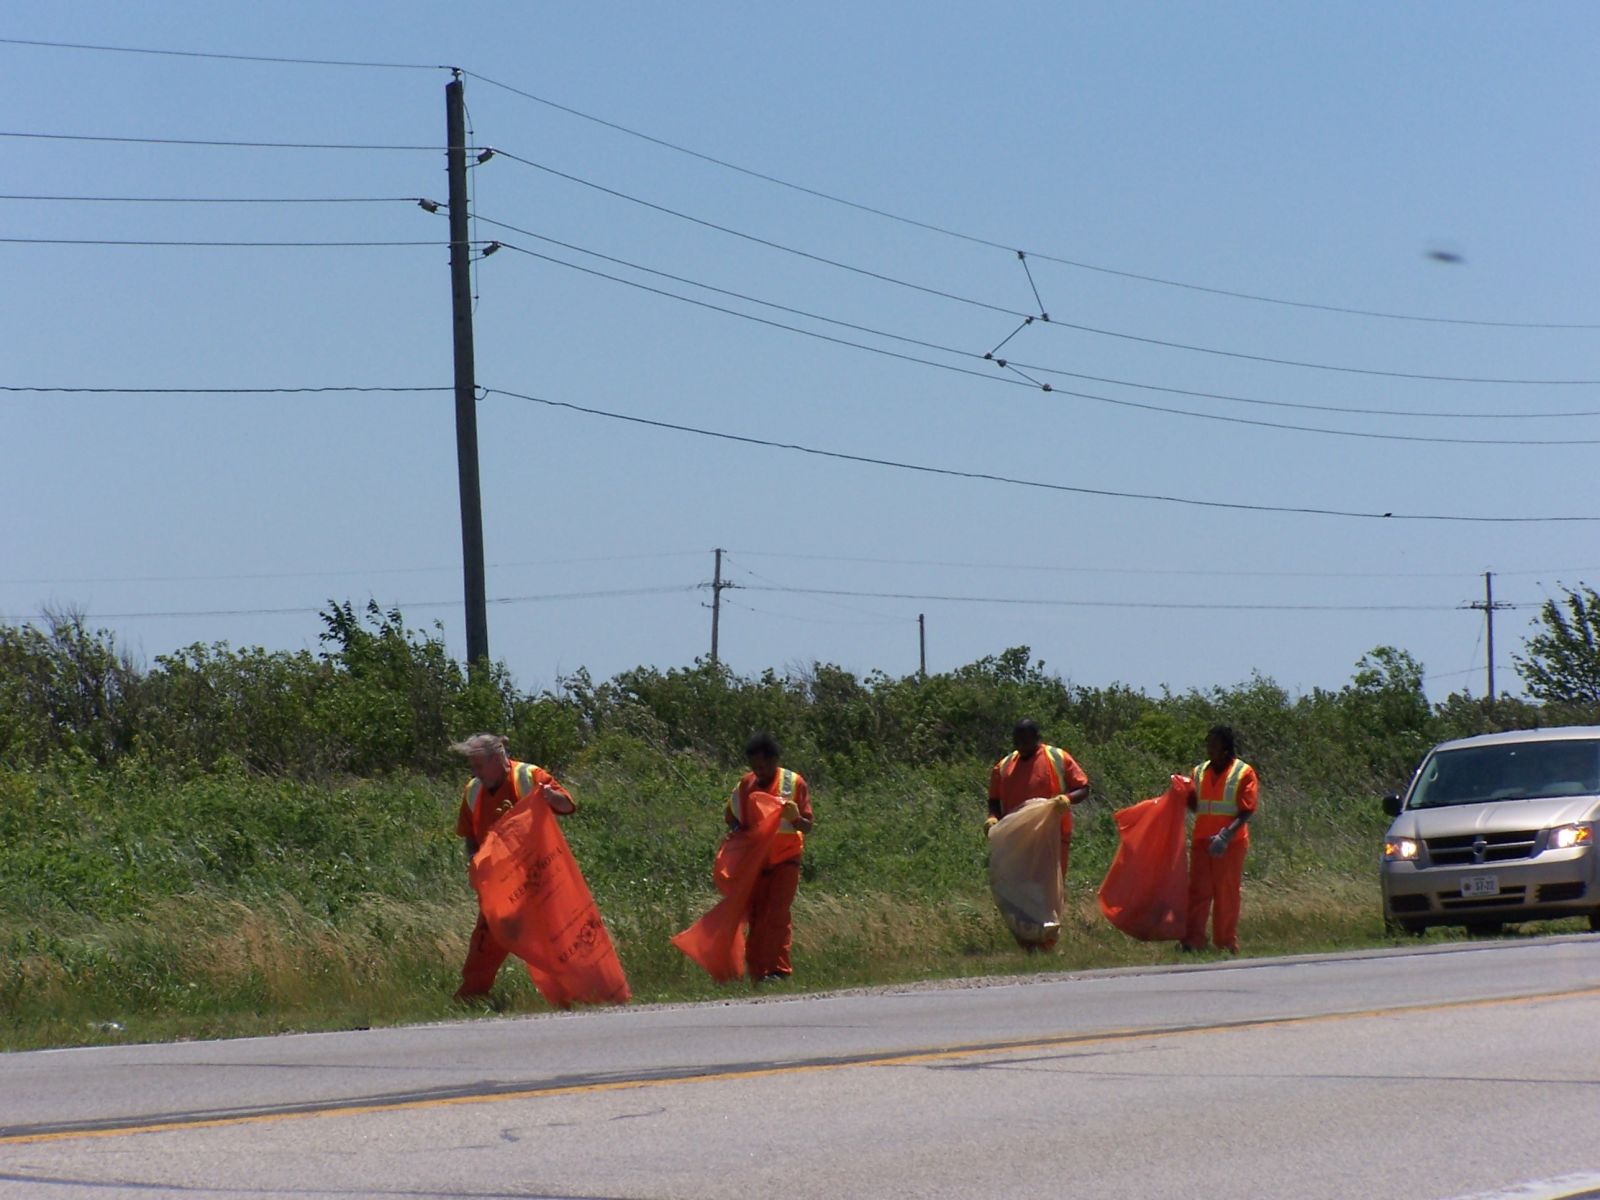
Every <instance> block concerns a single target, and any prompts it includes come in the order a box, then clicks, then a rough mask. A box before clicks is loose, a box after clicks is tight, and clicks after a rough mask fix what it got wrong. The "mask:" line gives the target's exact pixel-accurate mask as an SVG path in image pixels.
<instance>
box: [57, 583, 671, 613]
mask: <svg viewBox="0 0 1600 1200" xmlns="http://www.w3.org/2000/svg"><path fill="white" fill-rule="evenodd" d="M699 588H700V585H699V584H697V583H688V584H671V585H667V586H664V587H640V588H613V589H609V590H605V591H593V592H550V593H547V594H545V595H540V596H496V597H491V598H490V599H489V600H488V603H490V604H542V603H547V602H553V601H559V600H605V599H612V598H615V597H621V596H660V595H666V594H667V593H670V592H694V591H698V590H699ZM460 606H461V601H460V599H459V598H458V599H455V600H410V601H404V602H396V603H393V604H387V605H384V607H386V608H394V609H400V610H404V609H408V608H409V609H417V608H459V607H460ZM326 608H327V606H326V605H312V606H302V607H295V608H208V609H191V610H188V611H184V612H176V611H173V612H121V613H85V614H84V616H85V617H86V618H92V619H94V620H96V621H128V620H134V619H136V618H146V617H160V618H167V617H287V616H304V615H306V614H308V613H320V612H323V611H325V610H326Z"/></svg>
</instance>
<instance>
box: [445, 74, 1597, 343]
mask: <svg viewBox="0 0 1600 1200" xmlns="http://www.w3.org/2000/svg"><path fill="white" fill-rule="evenodd" d="M462 73H463V74H464V75H467V76H469V77H471V78H473V79H476V80H478V81H480V82H482V83H486V84H488V85H489V86H491V87H496V88H500V89H502V90H504V91H507V92H511V93H513V94H514V95H518V96H522V97H524V98H525V99H528V100H532V101H534V102H536V103H538V104H543V105H545V106H547V107H549V108H553V109H555V110H557V111H558V112H564V113H567V114H568V115H570V116H574V117H578V118H580V119H581V120H585V121H590V122H593V123H594V124H596V125H601V126H604V127H605V128H607V129H613V130H616V131H617V132H619V133H624V134H627V135H628V136H630V137H635V138H638V139H640V140H641V141H646V142H650V143H651V144H653V145H656V146H660V147H662V148H664V149H667V150H672V151H674V152H676V153H679V154H685V155H688V156H689V157H691V158H697V159H699V160H700V161H702V162H707V163H710V164H712V165H713V166H718V167H723V168H725V169H727V170H730V171H735V172H737V173H739V174H741V175H746V176H749V177H750V178H752V179H759V180H761V181H762V182H764V183H771V184H776V185H777V186H779V187H784V188H788V189H790V190H791V191H796V192H800V193H802V194H804V195H807V196H813V197H815V198H817V199H819V200H826V201H828V202H830V203H833V204H839V205H843V206H844V207H846V208H852V209H855V210H856V211H857V212H864V213H869V214H871V215H872V216H876V217H883V218H885V219H887V220H890V221H896V222H899V223H900V224H902V225H909V226H913V227H914V228H917V229H923V230H926V231H928V232H929V233H936V234H940V235H942V236H944V237H950V238H955V239H958V240H960V241H964V242H969V243H972V244H973V245H978V246H987V247H989V248H990V249H992V250H1004V251H1007V252H1008V253H1018V252H1022V253H1026V254H1027V255H1028V257H1030V258H1038V259H1042V260H1044V261H1045V262H1052V263H1056V264H1058V265H1060V266H1064V267H1071V268H1074V269H1076V270H1080V271H1092V272H1096V273H1098V274H1102V275H1112V276H1115V277H1117V278H1120V279H1133V280H1137V281H1139V282H1141V283H1152V284H1159V285H1161V286H1163V287H1173V288H1180V289H1183V290H1185V291H1192V292H1202V293H1205V294H1207V295H1212V296H1227V297H1230V298H1232V299H1235V300H1249V301H1253V302H1255V303H1260V304H1277V305H1282V306H1284V307H1288V308H1303V309H1310V310H1314V311H1318V312H1330V313H1340V314H1343V315H1346V316H1357V317H1376V318H1382V319H1385V320H1392V321H1420V322H1425V323H1429V324H1439V325H1467V326H1479V327H1488V328H1498V329H1600V324H1593V323H1578V322H1571V323H1568V322H1551V321H1490V320H1473V319H1470V318H1466V317H1435V316H1421V315H1417V314H1412V313H1397V312H1385V311H1382V310H1378V309H1368V308H1356V307H1350V306H1345V305H1338V304H1319V303H1315V302H1312V301H1307V300H1291V299H1287V298H1285V297H1281V296H1268V295H1263V294H1260V293H1256V292H1244V291H1236V290H1233V289H1229V288H1219V287H1208V286H1206V285H1203V284H1198V283H1189V282H1186V281H1184V280H1179V279H1169V278H1165V277H1163V276H1159V275H1148V274H1142V273H1140V272H1137V271H1126V270H1120V269H1118V268H1115V267H1106V266H1101V265H1098V264H1095V263H1089V262H1084V261H1083V260H1081V259H1074V258H1067V257H1064V256H1062V255H1056V254H1047V253H1045V252H1043V251H1040V250H1028V249H1026V247H1018V246H1014V245H1012V244H1010V243H1008V242H999V241H994V240H993V239H990V238H986V237H979V236H977V235H975V234H970V233H963V232H961V231H960V230H957V229H952V228H949V227H948V226H944V225H936V224H933V223H932V222H929V221H919V220H917V219H916V218H914V217H908V216H905V215H903V214H901V213H895V212H891V211H889V210H888V209H883V208H877V207H875V206H873V205H870V204H863V203H861V202H860V201H856V200H850V199H847V198H846V197H844V196H839V195H836V194H834V193H832V192H825V191H822V190H820V189H818V188H812V187H807V186H805V185H804V184H799V183H795V182H793V181H791V180H787V179H782V178H780V177H778V176H776V175H768V174H766V173H765V172H762V171H757V170H753V169H752V168H750V167H745V166H741V165H739V164H738V163H734V162H730V161H729V160H727V159H724V158H718V157H716V156H715V155H711V154H705V153H702V152H701V151H698V150H692V149H690V148H689V147H687V146H683V145H679V144H678V143H676V142H669V141H667V140H666V139H664V138H658V137H654V136H652V135H651V134H648V133H643V132H641V131H640V130H637V129H632V128H630V127H628V126H626V125H621V124H618V123H617V122H615V121H608V120H606V119H605V118H603V117H597V116H594V115H593V114H592V113H586V112H583V111H582V110H581V109H577V108H573V107H571V106H570V105H566V104H560V103H558V102H556V101H554V100H551V99H548V98H547V97H544V96H539V95H536V94H534V93H533V92H528V91H524V90H523V89H521V88H518V87H513V86H512V85H511V84H509V83H504V82H502V81H500V80H498V79H491V78H490V77H489V76H487V75H480V74H478V73H477V72H476V71H465V70H464V71H463V72H462Z"/></svg>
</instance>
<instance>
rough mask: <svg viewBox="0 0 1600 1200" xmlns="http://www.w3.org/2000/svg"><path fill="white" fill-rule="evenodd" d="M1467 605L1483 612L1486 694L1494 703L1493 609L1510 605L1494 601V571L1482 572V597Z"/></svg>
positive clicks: (1490, 701) (1491, 702)
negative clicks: (1487, 651) (1485, 650)
mask: <svg viewBox="0 0 1600 1200" xmlns="http://www.w3.org/2000/svg"><path fill="white" fill-rule="evenodd" d="M1467 607H1468V608H1471V609H1476V610H1478V611H1481V612H1482V613H1483V619H1484V621H1485V622H1486V623H1487V625H1488V634H1487V637H1486V638H1485V641H1486V642H1487V643H1488V650H1489V655H1488V663H1487V667H1488V675H1489V693H1488V695H1489V703H1490V704H1493V703H1494V696H1495V692H1494V614H1495V610H1496V609H1499V608H1510V607H1512V606H1511V605H1509V604H1496V603H1495V602H1494V572H1493V571H1485V572H1484V573H1483V599H1482V601H1477V602H1474V603H1472V604H1469V605H1467Z"/></svg>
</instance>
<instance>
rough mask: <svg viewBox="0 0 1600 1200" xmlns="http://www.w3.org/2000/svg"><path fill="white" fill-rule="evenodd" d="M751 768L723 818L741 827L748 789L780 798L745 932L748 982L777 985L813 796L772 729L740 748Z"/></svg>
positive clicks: (788, 966)
mask: <svg viewBox="0 0 1600 1200" xmlns="http://www.w3.org/2000/svg"><path fill="white" fill-rule="evenodd" d="M744 754H745V761H746V762H748V763H749V764H750V770H748V771H747V772H745V774H744V776H743V778H741V779H740V780H739V786H738V787H736V788H734V790H733V794H732V795H731V796H729V797H728V804H727V808H726V809H725V810H724V812H723V820H724V821H726V822H727V824H728V827H729V828H730V829H739V828H741V827H742V826H743V824H744V820H745V811H746V810H745V803H746V800H747V798H748V797H749V795H750V793H751V792H766V793H768V794H769V795H773V796H776V797H778V799H779V800H781V801H783V818H782V820H781V821H780V822H779V824H778V836H777V838H776V840H775V841H774V842H773V844H772V849H771V850H770V851H768V852H767V863H766V866H765V867H763V868H762V871H761V875H760V877H759V878H758V879H757V880H756V886H755V890H754V891H753V892H751V894H750V908H749V910H748V911H749V921H750V930H749V932H748V933H747V934H746V935H745V947H744V955H745V970H746V972H747V973H748V974H749V976H750V981H751V982H752V983H780V982H782V981H783V980H785V979H788V978H789V977H790V976H791V975H793V974H794V965H793V963H791V962H790V961H789V950H790V947H791V946H792V944H793V942H794V920H793V917H792V916H791V914H790V909H791V907H792V906H793V904H794V898H795V894H796V893H797V892H798V891H799V890H800V859H801V856H802V855H803V854H804V853H805V847H806V834H807V833H809V832H811V818H812V812H811V794H810V792H809V791H808V790H807V788H806V781H805V780H804V779H802V778H801V777H800V775H799V774H798V773H797V772H795V771H791V770H788V769H787V768H785V767H783V766H780V765H779V763H778V742H777V739H776V738H774V737H773V736H772V735H771V734H770V733H758V734H756V735H754V736H753V737H752V738H751V739H750V740H749V741H748V742H747V743H745V748H744Z"/></svg>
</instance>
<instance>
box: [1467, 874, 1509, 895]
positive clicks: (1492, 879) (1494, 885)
mask: <svg viewBox="0 0 1600 1200" xmlns="http://www.w3.org/2000/svg"><path fill="white" fill-rule="evenodd" d="M1461 894H1462V895H1463V896H1498V895H1499V894H1500V877H1499V876H1498V875H1468V876H1467V877H1466V878H1465V879H1463V880H1462V881H1461Z"/></svg>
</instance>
